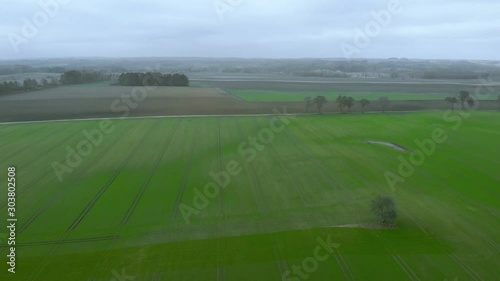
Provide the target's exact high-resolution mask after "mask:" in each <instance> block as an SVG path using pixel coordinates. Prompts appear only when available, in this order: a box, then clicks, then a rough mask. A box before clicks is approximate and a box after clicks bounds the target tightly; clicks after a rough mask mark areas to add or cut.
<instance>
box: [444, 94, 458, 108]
mask: <svg viewBox="0 0 500 281" xmlns="http://www.w3.org/2000/svg"><path fill="white" fill-rule="evenodd" d="M444 100H445V101H447V102H448V103H449V104H450V106H451V110H453V111H454V110H455V104H457V103H458V99H457V98H456V97H447V98H446V99H444Z"/></svg>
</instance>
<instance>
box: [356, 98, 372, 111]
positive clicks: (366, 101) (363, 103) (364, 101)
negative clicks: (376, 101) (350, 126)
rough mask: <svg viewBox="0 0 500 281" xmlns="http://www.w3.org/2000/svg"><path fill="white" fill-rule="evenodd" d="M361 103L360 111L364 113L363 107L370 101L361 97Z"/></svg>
mask: <svg viewBox="0 0 500 281" xmlns="http://www.w3.org/2000/svg"><path fill="white" fill-rule="evenodd" d="M359 103H360V104H361V113H365V107H366V106H367V105H369V104H370V101H369V100H367V99H362V100H360V101H359Z"/></svg>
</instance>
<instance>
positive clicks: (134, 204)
mask: <svg viewBox="0 0 500 281" xmlns="http://www.w3.org/2000/svg"><path fill="white" fill-rule="evenodd" d="M180 123H181V122H180V121H178V122H177V125H176V126H175V128H174V130H173V132H172V135H171V136H170V137H169V138H168V139H167V141H165V144H164V145H163V147H162V148H161V149H160V153H158V157H157V158H156V161H155V163H154V166H153V168H152V170H151V173H150V174H149V176H148V177H147V178H146V180H145V181H144V183H143V184H142V186H141V188H140V190H139V192H138V193H137V194H136V196H135V198H134V201H133V202H132V205H131V206H130V207H129V209H128V210H127V213H126V214H125V216H124V217H123V219H122V221H121V222H120V226H124V225H126V224H127V222H128V221H129V219H130V217H131V216H132V214H133V213H134V211H135V208H137V205H138V204H139V202H140V200H141V199H142V196H143V195H144V192H146V189H147V188H148V187H149V184H150V182H151V179H152V178H153V176H154V174H155V173H156V170H157V169H158V166H160V162H161V160H162V159H163V157H165V152H166V151H167V149H168V147H169V146H170V144H171V143H172V140H173V139H174V136H175V133H176V132H177V129H178V128H179V125H180Z"/></svg>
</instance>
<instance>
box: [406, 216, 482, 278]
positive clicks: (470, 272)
mask: <svg viewBox="0 0 500 281" xmlns="http://www.w3.org/2000/svg"><path fill="white" fill-rule="evenodd" d="M404 213H405V214H406V215H407V216H408V217H409V218H410V219H411V220H412V221H414V222H415V223H417V225H418V226H419V227H420V228H421V229H422V231H423V232H424V233H426V234H430V233H429V232H427V231H425V230H424V228H423V227H422V226H421V225H420V224H419V223H418V222H417V221H416V220H415V219H414V218H413V217H412V215H411V214H410V213H409V212H407V211H404ZM435 241H436V242H438V243H439V244H440V245H441V246H442V247H443V249H445V250H446V252H447V253H448V256H449V257H450V258H451V259H452V260H453V261H454V262H455V263H456V264H457V265H458V266H459V267H460V268H462V270H463V271H464V272H465V273H467V275H469V276H470V277H471V278H472V279H473V280H475V281H484V279H483V278H482V277H481V276H480V275H479V274H478V273H477V272H476V271H475V270H474V269H472V268H471V267H470V266H468V265H467V264H466V263H465V262H463V261H462V260H461V259H460V258H459V257H458V256H457V255H455V254H453V253H452V252H451V250H450V249H449V248H448V246H447V245H445V243H444V242H442V241H441V240H440V239H436V240H435Z"/></svg>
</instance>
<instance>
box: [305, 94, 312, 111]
mask: <svg viewBox="0 0 500 281" xmlns="http://www.w3.org/2000/svg"><path fill="white" fill-rule="evenodd" d="M304 101H305V102H306V113H309V107H311V105H313V104H314V101H313V99H312V98H311V97H306V98H305V99H304Z"/></svg>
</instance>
